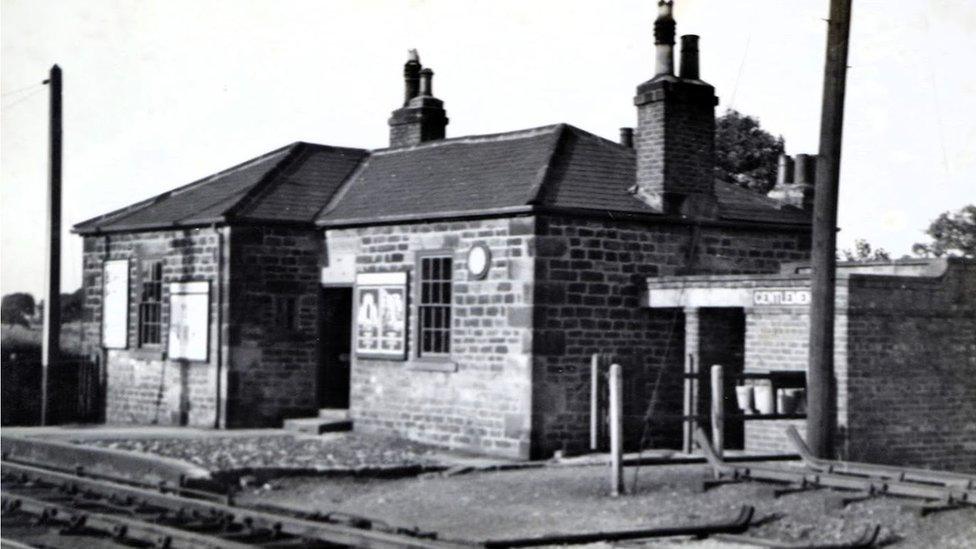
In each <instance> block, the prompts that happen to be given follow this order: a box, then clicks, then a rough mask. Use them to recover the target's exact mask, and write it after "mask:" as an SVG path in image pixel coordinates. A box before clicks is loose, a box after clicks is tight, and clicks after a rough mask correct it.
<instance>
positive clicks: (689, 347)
mask: <svg viewBox="0 0 976 549" xmlns="http://www.w3.org/2000/svg"><path fill="white" fill-rule="evenodd" d="M684 313H685V379H684V403H683V404H684V405H683V406H682V411H683V413H684V416H685V418H684V421H683V423H682V444H681V449H682V451H683V452H684V453H686V454H690V453H691V452H692V451H694V449H695V445H694V444H695V443H694V440H693V437H692V435H693V434H694V432H695V428H696V427H698V419H697V416H698V413H699V404H698V389H699V384H698V373H699V372H698V352H699V342H700V336H699V333H698V327H699V326H698V325H699V315H698V308H697V307H685V309H684Z"/></svg>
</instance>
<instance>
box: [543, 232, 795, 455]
mask: <svg viewBox="0 0 976 549" xmlns="http://www.w3.org/2000/svg"><path fill="white" fill-rule="evenodd" d="M538 234H539V238H538V242H537V243H536V246H535V250H536V255H537V259H536V279H537V283H536V286H537V291H536V293H535V296H536V297H535V303H536V310H535V335H534V342H535V345H534V349H533V351H534V353H535V357H534V361H533V371H534V374H533V377H534V383H533V387H534V391H533V392H534V396H533V410H534V411H533V415H534V418H535V423H534V425H533V433H534V436H536V437H537V440H538V444H537V445H536V448H537V453H538V455H539V456H545V455H551V453H552V452H553V451H554V450H559V449H562V450H565V451H567V452H577V451H581V450H584V449H585V448H586V447H587V445H588V438H589V434H588V433H589V392H590V380H589V377H590V376H589V366H588V365H589V360H590V355H591V354H592V353H595V352H602V353H609V354H610V355H612V356H613V359H614V361H616V362H619V363H620V364H621V366H622V367H623V373H624V384H625V389H624V394H625V402H624V415H625V416H626V423H625V437H626V439H627V440H626V445H627V446H628V447H631V448H634V447H636V446H638V445H639V444H641V441H642V439H643V444H644V446H645V447H662V446H676V445H677V444H678V441H679V440H680V439H679V438H678V437H677V436H676V435H677V433H679V432H680V423H678V422H671V424H670V425H667V424H661V423H658V424H656V425H657V426H656V427H655V428H653V429H651V430H649V431H645V429H644V423H645V422H644V418H645V416H646V415H647V410H648V407H649V403H650V401H651V395H653V394H654V388H655V386H658V389H657V397H656V398H655V399H654V402H655V407H654V412H656V413H659V414H660V413H678V412H680V411H681V405H680V404H681V386H682V380H681V372H682V370H683V361H684V357H683V355H684V348H685V342H684V338H683V334H684V320H683V313H682V311H678V310H661V309H656V310H655V309H647V308H646V307H642V306H641V305H640V303H639V297H640V294H641V291H642V290H643V288H644V285H645V281H646V279H647V277H649V276H664V275H675V274H735V273H773V272H777V271H778V270H779V267H780V264H781V263H783V262H789V261H798V260H802V259H805V258H807V257H808V256H809V234H808V233H807V232H806V231H802V230H798V231H795V232H791V231H779V232H777V231H772V230H768V229H748V228H736V227H734V226H725V227H719V226H695V225H690V224H678V223H666V222H662V223H660V224H642V223H636V222H622V221H610V220H599V219H590V220H587V219H581V218H566V217H555V216H554V217H545V218H541V219H540V220H539V228H538ZM662 369H663V370H662ZM652 415H653V414H652Z"/></svg>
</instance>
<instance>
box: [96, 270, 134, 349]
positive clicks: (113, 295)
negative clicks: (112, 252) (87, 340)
mask: <svg viewBox="0 0 976 549" xmlns="http://www.w3.org/2000/svg"><path fill="white" fill-rule="evenodd" d="M128 339H129V260H128V259H114V260H112V261H106V262H105V263H104V264H102V346H103V347H105V348H106V349H125V348H126V347H127V346H128Z"/></svg>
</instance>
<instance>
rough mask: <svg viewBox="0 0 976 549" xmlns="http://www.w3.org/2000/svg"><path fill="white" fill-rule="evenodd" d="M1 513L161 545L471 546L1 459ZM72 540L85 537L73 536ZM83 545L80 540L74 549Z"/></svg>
mask: <svg viewBox="0 0 976 549" xmlns="http://www.w3.org/2000/svg"><path fill="white" fill-rule="evenodd" d="M2 482H3V494H2V501H3V514H4V516H5V517H13V516H17V515H20V516H22V517H24V518H26V517H30V519H31V521H32V522H33V524H34V525H35V526H38V527H48V528H53V529H56V530H57V531H58V533H59V534H61V535H64V536H89V537H95V538H99V539H105V538H108V539H111V540H114V541H116V542H118V543H119V544H120V545H135V546H143V547H160V548H173V549H176V548H220V549H224V548H226V549H237V548H243V547H255V546H260V547H368V548H422V547H429V548H432V549H441V548H443V549H449V548H461V547H470V546H471V545H469V544H466V543H462V542H452V541H447V540H439V539H436V536H435V535H433V534H429V533H424V532H419V531H416V530H406V529H402V528H393V527H389V526H387V525H385V524H383V523H381V522H377V521H372V520H369V519H364V518H360V517H350V516H347V515H322V516H307V517H298V516H292V515H287V514H283V513H276V512H266V511H258V510H254V509H250V508H244V507H236V506H233V505H232V504H230V503H228V502H221V501H219V500H221V499H223V498H224V497H225V496H222V495H220V494H205V493H202V492H199V491H189V490H184V489H181V488H178V487H171V486H163V485H159V486H147V485H138V483H135V482H132V481H129V480H124V481H123V480H117V481H116V480H107V479H105V478H91V477H86V476H83V475H78V474H76V473H74V472H65V471H56V470H51V469H47V468H43V467H37V466H34V465H27V464H23V463H14V462H10V461H3V462H2ZM78 539H79V540H83V539H85V538H83V537H79V538H78ZM82 543H86V542H79V545H80V544H82Z"/></svg>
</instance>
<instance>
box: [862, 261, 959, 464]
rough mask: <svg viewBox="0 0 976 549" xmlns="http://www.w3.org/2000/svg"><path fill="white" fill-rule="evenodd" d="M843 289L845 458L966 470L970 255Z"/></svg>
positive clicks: (868, 279) (866, 279) (873, 279)
mask: <svg viewBox="0 0 976 549" xmlns="http://www.w3.org/2000/svg"><path fill="white" fill-rule="evenodd" d="M849 288H850V305H849V309H848V312H847V316H848V325H847V331H848V336H847V342H848V343H847V350H848V357H849V364H848V375H849V380H848V384H849V395H848V398H847V399H846V401H847V406H848V413H849V432H848V433H847V439H846V452H847V455H848V456H850V457H849V459H852V460H858V461H871V462H879V463H897V464H905V465H912V466H918V467H927V468H934V469H948V470H955V471H961V472H969V473H973V472H976V262H974V261H972V260H969V261H965V260H957V259H949V260H948V268H947V270H946V272H945V274H943V275H942V276H939V277H935V278H915V277H895V276H888V277H868V276H856V275H852V276H851V280H850V283H849Z"/></svg>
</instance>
